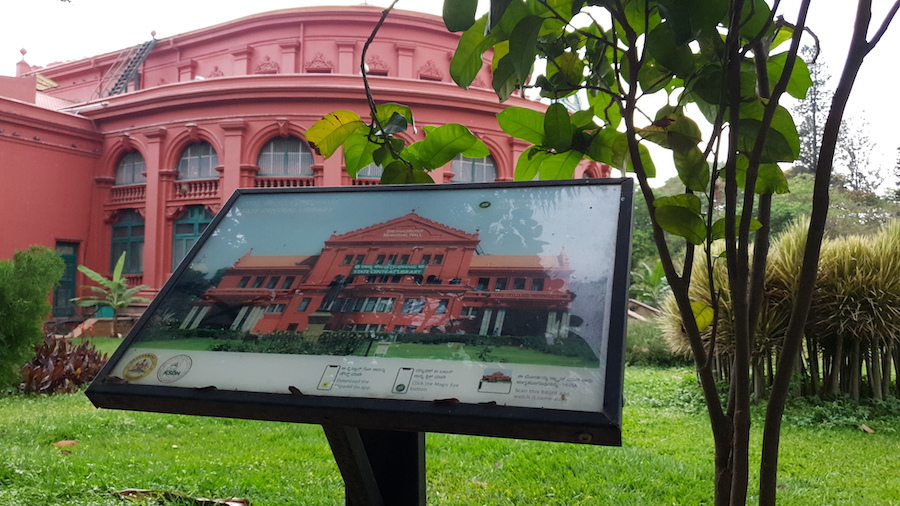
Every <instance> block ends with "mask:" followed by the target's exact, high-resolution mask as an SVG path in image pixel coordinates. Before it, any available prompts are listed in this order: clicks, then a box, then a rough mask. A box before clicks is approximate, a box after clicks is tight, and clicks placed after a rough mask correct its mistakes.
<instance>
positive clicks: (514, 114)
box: [497, 106, 544, 145]
mask: <svg viewBox="0 0 900 506" xmlns="http://www.w3.org/2000/svg"><path fill="white" fill-rule="evenodd" d="M497 122H498V123H500V128H502V129H503V131H504V132H506V133H507V134H509V135H510V136H512V137H515V138H516V139H522V140H523V141H527V142H530V143H532V144H538V145H539V144H543V143H544V115H543V114H541V113H539V112H538V111H535V110H532V109H526V108H524V107H516V106H513V107H507V108H506V109H504V110H502V111H500V113H499V114H497Z"/></svg>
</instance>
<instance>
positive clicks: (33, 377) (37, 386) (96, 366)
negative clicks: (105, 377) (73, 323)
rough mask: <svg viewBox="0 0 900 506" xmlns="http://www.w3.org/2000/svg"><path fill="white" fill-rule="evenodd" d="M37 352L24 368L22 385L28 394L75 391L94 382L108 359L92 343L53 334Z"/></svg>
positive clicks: (38, 347)
mask: <svg viewBox="0 0 900 506" xmlns="http://www.w3.org/2000/svg"><path fill="white" fill-rule="evenodd" d="M34 351H35V356H34V358H33V359H32V360H31V362H29V363H28V364H25V366H24V367H22V383H21V385H20V388H21V389H22V391H23V392H25V393H33V394H38V393H40V394H53V393H56V394H59V393H71V392H75V391H77V390H78V389H79V388H81V386H82V385H86V384H88V383H90V382H91V381H93V379H94V378H96V377H97V374H98V373H99V372H100V369H102V368H103V365H104V364H106V360H107V356H106V354H105V353H103V354H101V353H100V352H98V351H97V348H94V345H92V344H88V343H87V342H85V343H82V344H74V343H71V342H69V341H68V340H66V339H56V338H55V337H53V336H52V335H49V334H48V335H45V336H44V344H42V345H40V346H36V347H35V349H34Z"/></svg>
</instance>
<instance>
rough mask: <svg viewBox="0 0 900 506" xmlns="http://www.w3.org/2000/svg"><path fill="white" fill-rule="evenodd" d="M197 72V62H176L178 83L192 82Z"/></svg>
mask: <svg viewBox="0 0 900 506" xmlns="http://www.w3.org/2000/svg"><path fill="white" fill-rule="evenodd" d="M196 71H197V62H195V61H194V60H182V61H180V62H178V82H179V83H183V82H186V81H193V80H194V72H196Z"/></svg>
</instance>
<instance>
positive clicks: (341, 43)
mask: <svg viewBox="0 0 900 506" xmlns="http://www.w3.org/2000/svg"><path fill="white" fill-rule="evenodd" d="M334 42H335V44H337V47H338V66H337V73H338V74H358V73H359V67H357V65H358V63H359V62H357V61H356V59H355V58H354V57H353V51H354V50H355V49H356V41H355V40H336V41H334Z"/></svg>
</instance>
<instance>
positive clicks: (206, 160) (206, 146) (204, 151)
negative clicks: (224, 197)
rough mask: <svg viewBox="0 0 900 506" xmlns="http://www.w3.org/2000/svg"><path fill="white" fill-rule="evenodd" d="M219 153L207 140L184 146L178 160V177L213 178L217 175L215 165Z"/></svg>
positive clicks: (217, 163)
mask: <svg viewBox="0 0 900 506" xmlns="http://www.w3.org/2000/svg"><path fill="white" fill-rule="evenodd" d="M218 165H219V155H217V154H216V150H215V149H213V147H212V144H210V143H208V142H197V143H195V144H191V145H190V146H188V147H186V148H184V151H182V152H181V159H179V160H178V179H213V178H217V177H219V174H217V173H216V167H217V166H218Z"/></svg>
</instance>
